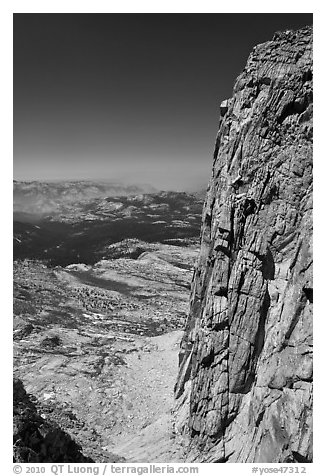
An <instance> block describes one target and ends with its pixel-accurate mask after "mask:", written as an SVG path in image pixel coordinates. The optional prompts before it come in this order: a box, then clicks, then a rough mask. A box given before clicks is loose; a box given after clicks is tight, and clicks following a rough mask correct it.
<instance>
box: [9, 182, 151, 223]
mask: <svg viewBox="0 0 326 476" xmlns="http://www.w3.org/2000/svg"><path fill="white" fill-rule="evenodd" d="M154 192H157V190H156V189H155V188H154V187H152V186H151V185H148V184H140V185H138V184H137V185H133V184H131V185H128V184H122V183H118V182H104V181H103V182H101V181H87V180H75V181H73V180H72V181H60V182H39V181H31V182H27V181H16V180H14V183H13V193H14V212H24V213H32V214H39V215H44V214H50V213H53V212H60V209H61V207H62V206H64V205H67V204H71V203H77V202H85V201H89V200H92V199H98V198H106V197H113V196H131V195H138V194H142V193H154Z"/></svg>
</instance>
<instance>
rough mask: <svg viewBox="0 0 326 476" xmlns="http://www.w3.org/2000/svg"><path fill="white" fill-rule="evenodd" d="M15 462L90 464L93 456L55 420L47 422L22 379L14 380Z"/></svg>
mask: <svg viewBox="0 0 326 476" xmlns="http://www.w3.org/2000/svg"><path fill="white" fill-rule="evenodd" d="M13 403H14V432H13V433H14V434H13V437H14V462H17V463H44V462H46V463H50V462H54V463H87V462H93V460H92V459H91V458H87V457H85V456H84V455H83V454H82V453H81V448H80V446H79V445H78V444H77V443H76V442H75V441H74V440H73V439H72V438H71V437H70V435H69V434H68V433H66V432H64V431H63V430H62V429H61V428H60V427H59V426H58V425H57V424H56V423H55V422H53V421H52V422H50V421H45V419H44V418H43V417H42V416H41V415H39V413H38V411H37V408H36V406H35V404H34V403H33V402H32V400H31V398H30V397H29V395H28V394H27V393H26V391H25V389H24V386H23V384H22V382H21V380H18V379H14V388H13Z"/></svg>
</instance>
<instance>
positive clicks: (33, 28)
mask: <svg viewBox="0 0 326 476" xmlns="http://www.w3.org/2000/svg"><path fill="white" fill-rule="evenodd" d="M311 23H312V14H218V13H216V14H21V13H18V14H14V178H15V180H17V181H33V180H37V181H48V182H50V181H61V180H65V181H70V180H91V181H110V182H123V183H125V182H127V183H130V184H131V183H141V184H150V185H152V186H154V187H156V188H158V189H166V190H189V189H192V190H193V189H197V188H203V187H206V185H207V183H208V181H209V178H210V174H211V167H212V162H213V159H212V156H213V149H214V143H215V137H216V133H217V129H218V121H219V104H220V103H221V101H222V100H223V99H225V98H228V97H230V96H231V94H232V87H233V84H234V81H235V79H236V77H237V76H238V75H239V74H240V72H241V71H242V70H243V68H244V66H245V62H246V60H247V57H248V55H249V53H250V52H251V50H252V48H253V46H254V45H256V44H257V43H262V42H264V41H268V40H270V39H272V36H273V34H274V32H275V31H277V30H281V29H287V28H294V29H296V28H299V27H302V26H305V25H306V24H311Z"/></svg>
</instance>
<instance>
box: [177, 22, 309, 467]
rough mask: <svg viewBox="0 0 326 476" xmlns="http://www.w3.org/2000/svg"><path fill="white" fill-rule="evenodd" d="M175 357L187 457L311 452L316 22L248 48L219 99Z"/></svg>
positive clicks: (294, 458) (276, 458)
mask: <svg viewBox="0 0 326 476" xmlns="http://www.w3.org/2000/svg"><path fill="white" fill-rule="evenodd" d="M220 116H221V118H220V124H219V130H218V134H217V139H216V147H215V153H214V163H213V171H212V176H211V179H210V183H209V186H208V191H207V196H206V201H205V205H204V210H203V219H202V230H201V251H200V257H199V260H198V264H197V267H196V270H195V272H194V276H193V281H192V290H191V302H190V311H189V316H188V320H187V324H186V329H185V333H184V336H183V339H182V342H181V350H180V354H179V361H180V363H179V376H178V380H177V384H176V387H175V394H176V398H177V407H176V432H177V433H179V434H182V435H184V436H186V437H187V440H188V444H187V455H188V456H187V460H188V461H201V462H310V461H312V300H313V284H312V28H311V27H306V28H303V29H301V30H298V31H285V32H278V33H276V34H275V35H274V37H273V39H272V41H268V42H266V43H264V44H260V45H258V46H256V47H255V48H254V50H253V51H252V53H251V54H250V56H249V58H248V61H247V64H246V66H245V69H244V71H243V73H242V74H240V76H239V77H238V78H237V80H236V82H235V86H234V91H233V96H232V98H231V99H228V100H225V101H223V102H222V104H221V108H220Z"/></svg>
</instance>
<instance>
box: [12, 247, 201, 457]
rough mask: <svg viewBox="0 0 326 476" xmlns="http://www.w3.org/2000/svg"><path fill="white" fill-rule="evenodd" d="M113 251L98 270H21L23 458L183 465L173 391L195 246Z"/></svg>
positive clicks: (17, 362)
mask: <svg viewBox="0 0 326 476" xmlns="http://www.w3.org/2000/svg"><path fill="white" fill-rule="evenodd" d="M119 250H120V251H119ZM111 251H112V255H114V256H115V259H106V260H101V261H99V262H98V263H96V264H95V265H93V266H91V265H86V264H83V263H78V264H71V265H68V266H67V267H65V268H62V267H56V268H47V267H46V265H45V264H44V263H42V262H39V261H34V260H33V261H32V260H24V261H15V262H14V322H13V324H14V376H15V378H17V379H19V381H21V382H22V383H23V385H24V387H25V390H26V392H27V394H28V395H26V394H25V390H24V389H23V388H22V385H21V384H18V386H17V385H15V390H17V392H16V393H17V398H16V396H15V405H14V409H15V417H14V422H15V428H14V445H15V446H14V455H15V458H16V461H20V462H24V461H25V462H27V461H30V462H31V461H34V462H35V461H42V462H50V461H55V462H64V461H74V462H78V461H83V460H82V459H81V458H90V459H91V460H93V461H96V462H108V461H110V462H118V461H124V460H125V459H126V458H127V459H128V460H133V461H135V459H136V461H137V460H138V461H139V458H140V459H141V461H154V460H155V461H163V460H164V461H171V458H173V460H174V459H175V458H176V457H177V456H176V452H177V448H174V438H173V434H172V431H171V427H172V415H171V409H172V407H173V404H174V396H173V384H174V382H175V379H176V376H177V370H178V368H177V367H178V365H177V363H178V357H177V356H178V349H179V344H180V340H181V337H182V334H183V332H182V329H183V327H184V324H185V320H186V315H187V309H188V298H189V289H190V281H191V276H192V274H193V266H194V264H195V261H196V258H197V256H198V247H196V246H188V247H184V248H183V247H181V246H172V245H162V244H160V243H156V244H154V243H147V244H146V243H145V242H137V240H135V239H134V240H124V241H123V242H122V243H120V245H119V244H118V243H116V244H114V246H113V247H112V250H111ZM135 253H136V255H138V258H137V259H131V258H129V256H130V254H131V255H134V254H135ZM117 256H123V257H117ZM16 393H15V395H16ZM142 434H144V438H145V440H146V439H147V440H146V443H145V442H144V440H139V441H136V442H134V441H132V440H133V439H134V437H135V435H142ZM148 442H150V443H151V444H149V443H148ZM163 443H164V444H163ZM125 445H127V446H125ZM140 448H142V449H140Z"/></svg>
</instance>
